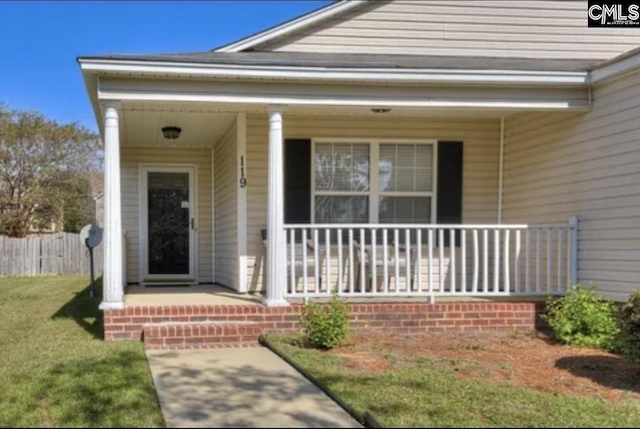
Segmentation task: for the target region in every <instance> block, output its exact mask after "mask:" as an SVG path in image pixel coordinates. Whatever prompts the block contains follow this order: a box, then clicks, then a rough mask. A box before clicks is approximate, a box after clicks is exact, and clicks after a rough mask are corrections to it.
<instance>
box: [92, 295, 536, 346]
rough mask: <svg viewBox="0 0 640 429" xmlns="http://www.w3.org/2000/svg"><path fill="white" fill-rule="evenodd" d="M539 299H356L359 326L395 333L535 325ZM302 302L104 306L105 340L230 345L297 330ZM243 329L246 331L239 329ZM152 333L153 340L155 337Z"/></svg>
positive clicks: (354, 322) (353, 315) (354, 323)
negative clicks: (434, 301) (430, 301)
mask: <svg viewBox="0 0 640 429" xmlns="http://www.w3.org/2000/svg"><path fill="white" fill-rule="evenodd" d="M543 305H544V304H543V303H541V302H518V303H513V302H486V303H477V302H474V303H460V302H451V303H441V304H426V303H367V304H363V303H354V304H351V322H352V326H353V327H354V328H357V329H376V330H385V331H388V332H392V333H403V334H411V333H420V332H429V331H446V330H463V331H488V330H512V329H518V330H533V329H535V328H536V324H537V317H536V316H537V314H538V313H539V312H540V311H541V310H542V307H543ZM302 309H303V306H302V305H300V304H294V305H291V306H290V307H265V306H263V305H243V304H240V305H174V306H162V305H153V306H127V307H126V308H125V309H123V310H106V311H105V312H104V337H105V339H106V340H119V339H142V338H143V337H146V338H145V341H147V342H150V344H148V346H152V347H153V348H171V347H175V348H181V347H189V346H201V347H211V346H229V345H232V344H235V343H237V342H238V340H243V341H242V342H246V341H254V340H255V339H257V336H258V335H259V334H260V333H261V332H265V333H275V332H295V331H297V330H299V329H300V325H299V319H300V312H301V311H302ZM239 334H242V335H239ZM245 334H248V335H245ZM152 338H153V340H151V339H152Z"/></svg>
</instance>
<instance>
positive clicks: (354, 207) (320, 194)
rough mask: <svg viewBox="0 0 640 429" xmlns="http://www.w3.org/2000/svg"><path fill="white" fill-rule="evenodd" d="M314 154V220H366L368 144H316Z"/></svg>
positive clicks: (367, 220)
mask: <svg viewBox="0 0 640 429" xmlns="http://www.w3.org/2000/svg"><path fill="white" fill-rule="evenodd" d="M314 155H315V157H314V165H315V167H314V175H315V177H314V187H315V193H314V198H313V203H314V210H313V212H314V215H315V222H316V223H367V222H369V198H370V194H371V183H370V182H371V181H370V176H371V173H370V167H369V166H370V146H369V144H368V143H316V144H315V153H314Z"/></svg>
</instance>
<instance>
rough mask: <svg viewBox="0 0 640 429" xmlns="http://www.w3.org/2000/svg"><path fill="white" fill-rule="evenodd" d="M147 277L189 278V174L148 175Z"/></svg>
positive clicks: (157, 173)
mask: <svg viewBox="0 0 640 429" xmlns="http://www.w3.org/2000/svg"><path fill="white" fill-rule="evenodd" d="M147 183H148V195H147V198H148V202H147V204H148V208H149V219H148V225H149V247H148V249H149V274H189V173H159V172H154V173H152V172H150V173H148V176H147Z"/></svg>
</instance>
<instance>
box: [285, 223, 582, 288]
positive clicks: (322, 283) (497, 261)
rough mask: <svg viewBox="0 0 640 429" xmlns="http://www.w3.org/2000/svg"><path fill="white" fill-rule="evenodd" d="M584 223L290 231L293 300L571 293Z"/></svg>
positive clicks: (302, 228)
mask: <svg viewBox="0 0 640 429" xmlns="http://www.w3.org/2000/svg"><path fill="white" fill-rule="evenodd" d="M577 222H578V221H577V218H575V217H574V218H571V219H570V220H569V222H567V223H558V224H538V225H406V226H405V225H361V224H352V225H331V224H330V225H286V226H285V227H284V228H285V233H286V236H287V296H288V297H298V298H315V297H327V296H330V295H331V294H332V293H333V291H337V293H338V294H339V295H341V296H345V297H372V296H424V297H429V298H430V299H431V300H433V299H434V298H435V297H438V296H476V297H491V296H518V295H520V296H532V295H545V294H563V293H564V292H565V290H566V287H567V286H568V285H569V284H570V283H571V282H575V281H577V228H578V223H577Z"/></svg>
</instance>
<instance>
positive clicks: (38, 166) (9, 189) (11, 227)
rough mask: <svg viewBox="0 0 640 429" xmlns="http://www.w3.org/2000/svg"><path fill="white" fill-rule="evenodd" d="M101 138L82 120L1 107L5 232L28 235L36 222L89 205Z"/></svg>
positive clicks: (0, 202) (0, 229)
mask: <svg viewBox="0 0 640 429" xmlns="http://www.w3.org/2000/svg"><path fill="white" fill-rule="evenodd" d="M100 147H101V146H100V140H99V138H98V136H97V135H96V134H95V133H93V132H91V131H90V130H88V129H86V128H84V127H82V126H80V125H78V124H77V123H71V124H59V123H58V122H56V121H53V120H50V119H47V118H46V117H45V116H44V115H42V114H41V113H38V112H36V111H21V110H9V109H7V108H5V107H3V106H0V234H6V235H9V236H12V237H24V236H25V235H26V234H27V233H28V232H29V229H30V228H31V227H34V226H35V227H37V226H38V224H51V222H60V221H61V220H62V219H64V216H63V213H64V212H65V208H67V211H69V210H71V213H73V212H74V210H75V212H76V214H74V215H73V216H72V217H74V218H75V220H73V221H71V223H72V224H73V225H72V226H71V228H72V229H74V230H75V229H77V224H78V223H80V222H82V221H83V220H84V219H82V216H81V215H78V214H77V207H79V206H80V205H82V204H85V205H86V197H87V191H88V188H89V183H90V182H89V181H90V175H91V174H92V173H94V172H95V171H98V170H100V168H101V151H100Z"/></svg>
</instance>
